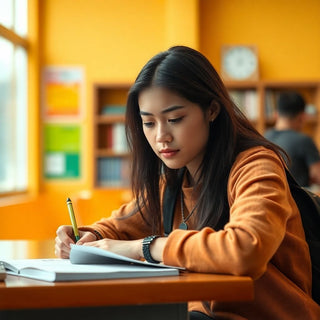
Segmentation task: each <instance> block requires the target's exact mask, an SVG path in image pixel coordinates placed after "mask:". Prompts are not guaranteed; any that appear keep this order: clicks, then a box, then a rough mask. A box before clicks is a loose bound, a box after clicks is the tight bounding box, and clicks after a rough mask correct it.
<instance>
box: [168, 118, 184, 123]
mask: <svg viewBox="0 0 320 320" xmlns="http://www.w3.org/2000/svg"><path fill="white" fill-rule="evenodd" d="M183 118H184V117H179V118H174V119H169V120H168V122H172V123H178V122H180V121H181V120H182V119H183Z"/></svg>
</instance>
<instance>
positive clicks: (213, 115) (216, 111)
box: [208, 101, 220, 122]
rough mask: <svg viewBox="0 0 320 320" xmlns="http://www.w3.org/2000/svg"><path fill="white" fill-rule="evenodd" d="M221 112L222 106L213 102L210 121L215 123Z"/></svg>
mask: <svg viewBox="0 0 320 320" xmlns="http://www.w3.org/2000/svg"><path fill="white" fill-rule="evenodd" d="M219 112H220V104H219V103H218V102H216V101H212V102H211V104H210V107H209V109H208V119H209V121H210V122H213V121H214V120H215V118H216V117H217V116H218V114H219Z"/></svg>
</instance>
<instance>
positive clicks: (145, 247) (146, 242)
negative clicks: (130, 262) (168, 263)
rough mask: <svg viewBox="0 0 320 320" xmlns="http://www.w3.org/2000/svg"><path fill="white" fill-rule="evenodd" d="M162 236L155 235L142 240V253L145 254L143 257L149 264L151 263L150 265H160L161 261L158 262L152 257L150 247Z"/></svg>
mask: <svg viewBox="0 0 320 320" xmlns="http://www.w3.org/2000/svg"><path fill="white" fill-rule="evenodd" d="M159 237H160V236H157V235H153V236H148V237H145V238H144V239H143V240H142V253H143V256H144V258H145V260H146V261H147V262H150V263H160V261H157V260H154V259H153V258H152V256H151V252H150V245H151V243H152V242H153V241H154V240H155V239H157V238H159Z"/></svg>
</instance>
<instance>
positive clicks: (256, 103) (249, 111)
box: [226, 80, 320, 147]
mask: <svg viewBox="0 0 320 320" xmlns="http://www.w3.org/2000/svg"><path fill="white" fill-rule="evenodd" d="M226 87H227V89H228V92H229V94H230V96H231V98H232V100H233V101H234V102H235V104H236V105H237V106H238V107H239V108H240V109H241V110H242V112H243V113H244V114H245V115H246V116H247V117H248V119H249V120H250V121H251V122H252V123H253V124H254V125H255V127H256V128H257V130H258V131H259V132H260V133H262V134H263V133H264V132H265V130H267V129H268V128H270V127H272V126H273V125H274V123H275V111H276V101H277V98H278V96H279V94H280V93H281V92H283V91H297V92H299V93H300V94H301V95H302V96H303V97H304V99H305V101H306V121H305V126H304V128H303V131H304V133H306V134H308V135H310V136H311V137H313V139H314V140H315V141H316V143H317V145H318V146H319V147H320V112H319V110H320V82H319V81H262V80H261V81H256V82H252V81H243V82H226Z"/></svg>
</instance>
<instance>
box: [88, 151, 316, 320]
mask: <svg viewBox="0 0 320 320" xmlns="http://www.w3.org/2000/svg"><path fill="white" fill-rule="evenodd" d="M182 189H183V192H184V198H185V203H186V207H187V209H188V210H189V211H190V210H191V208H192V207H193V205H194V203H195V199H191V194H192V188H190V187H188V186H187V185H186V181H184V183H183V187H182ZM228 200H229V205H230V220H229V222H228V223H227V224H226V225H225V227H224V229H223V230H220V231H217V232H216V231H215V230H213V229H211V228H209V227H207V228H204V229H202V230H201V231H194V230H187V231H185V230H179V229H176V228H178V225H179V224H180V222H181V208H180V205H177V206H176V212H175V217H174V226H173V228H174V229H175V230H173V231H172V233H171V234H170V235H169V236H168V241H167V243H166V246H165V249H164V252H163V261H164V263H166V264H169V265H176V266H182V267H185V268H187V269H188V270H191V271H196V272H204V273H225V274H234V275H247V276H250V277H252V278H253V279H254V280H255V298H254V300H253V301H250V302H232V303H230V302H223V303H222V302H215V301H210V302H205V303H202V302H191V303H189V310H199V311H202V312H205V313H207V314H209V315H210V313H211V312H214V314H215V316H216V317H218V318H220V317H221V319H222V318H224V317H226V318H227V319H254V320H257V319H259V320H264V319H268V320H270V319H273V320H276V319H279V320H286V319H308V320H309V319H320V306H318V305H317V304H316V303H315V302H314V301H313V300H312V299H311V297H310V292H311V262H310V256H309V251H308V246H307V243H306V241H305V237H304V231H303V227H302V224H301V219H300V215H299V211H298V208H297V206H296V204H295V202H294V199H293V198H292V196H291V194H290V190H289V186H288V184H287V182H286V176H285V172H284V168H283V164H282V162H281V161H280V159H279V158H278V157H277V155H276V154H275V153H274V152H273V151H270V150H268V149H265V148H263V147H255V148H252V149H250V150H247V151H244V152H242V153H241V154H239V156H238V157H237V159H236V161H235V163H234V165H233V167H232V169H231V172H230V176H229V180H228ZM132 208H133V203H129V204H127V205H124V206H122V207H121V208H120V209H119V210H117V211H115V212H113V214H112V217H111V218H108V219H102V220H100V221H98V222H97V223H95V224H93V225H91V226H89V229H90V228H94V229H96V230H98V231H99V232H100V233H101V234H102V235H103V236H104V237H109V238H115V239H140V238H144V237H145V236H147V235H150V229H149V227H148V226H147V225H146V224H145V222H144V221H143V220H142V218H141V216H140V215H139V214H136V215H134V216H132V217H130V218H127V219H123V220H118V219H114V217H115V216H123V215H125V214H126V213H128V212H129V211H130V210H131V209H132ZM192 218H194V217H192ZM192 218H191V219H190V220H189V221H188V224H189V228H190V227H192V222H193V219H192ZM224 319H225V318H224Z"/></svg>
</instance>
